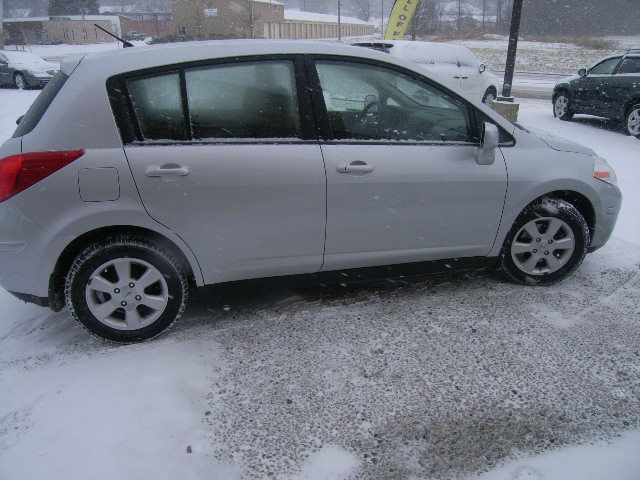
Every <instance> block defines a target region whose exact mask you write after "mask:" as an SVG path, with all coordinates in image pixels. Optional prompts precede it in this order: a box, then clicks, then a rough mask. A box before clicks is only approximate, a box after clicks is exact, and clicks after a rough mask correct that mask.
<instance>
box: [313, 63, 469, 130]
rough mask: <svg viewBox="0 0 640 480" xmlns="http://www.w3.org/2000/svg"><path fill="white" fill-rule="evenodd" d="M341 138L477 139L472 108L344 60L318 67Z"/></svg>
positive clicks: (379, 69) (377, 69)
mask: <svg viewBox="0 0 640 480" xmlns="http://www.w3.org/2000/svg"><path fill="white" fill-rule="evenodd" d="M317 69H318V75H319V77H320V84H321V87H322V93H323V96H324V99H325V105H326V107H327V114H328V115H329V120H330V123H331V127H332V130H333V134H334V137H335V138H338V139H356V140H397V141H441V142H470V141H473V138H472V130H471V126H470V121H469V111H468V108H467V106H466V105H465V104H464V103H463V102H462V101H460V100H458V99H457V98H455V97H453V96H451V95H449V94H447V93H445V92H443V91H440V90H438V89H436V88H435V87H432V86H430V85H428V84H427V83H423V82H420V81H417V80H415V79H413V78H411V77H409V76H407V75H404V74H402V73H399V72H396V71H394V70H390V69H386V68H382V67H374V66H369V65H358V64H353V63H343V62H319V63H318V65H317Z"/></svg>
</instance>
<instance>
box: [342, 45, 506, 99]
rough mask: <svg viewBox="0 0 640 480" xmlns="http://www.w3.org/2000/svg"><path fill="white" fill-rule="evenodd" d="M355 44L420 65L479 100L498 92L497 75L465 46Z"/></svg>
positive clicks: (447, 83) (441, 79)
mask: <svg viewBox="0 0 640 480" xmlns="http://www.w3.org/2000/svg"><path fill="white" fill-rule="evenodd" d="M354 45H356V46H359V47H368V48H373V49H374V50H378V51H381V52H385V53H389V54H391V55H393V56H395V57H399V58H402V59H404V60H408V61H410V62H413V63H416V64H418V65H420V67H422V68H424V69H425V70H427V71H428V72H429V73H431V74H432V75H436V76H437V78H438V79H439V80H440V82H441V83H442V84H443V85H446V86H447V87H451V88H455V89H460V90H462V91H463V92H465V93H466V94H467V95H469V96H470V97H472V98H475V99H477V100H481V101H482V102H483V103H486V102H489V101H493V100H495V99H496V98H497V95H498V83H499V80H498V77H496V76H495V75H494V74H492V73H490V72H488V71H487V67H486V66H485V65H484V64H483V63H481V62H480V60H479V59H478V57H476V55H475V54H474V53H473V52H472V51H471V50H469V49H468V48H466V47H463V46H461V45H452V44H449V43H435V42H412V41H407V40H380V41H375V42H358V43H355V44H354Z"/></svg>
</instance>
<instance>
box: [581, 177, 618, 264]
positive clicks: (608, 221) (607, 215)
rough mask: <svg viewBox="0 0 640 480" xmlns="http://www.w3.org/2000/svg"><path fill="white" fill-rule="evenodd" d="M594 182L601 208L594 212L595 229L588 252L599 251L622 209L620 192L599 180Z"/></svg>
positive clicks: (607, 238)
mask: <svg viewBox="0 0 640 480" xmlns="http://www.w3.org/2000/svg"><path fill="white" fill-rule="evenodd" d="M594 181H595V182H596V184H595V185H596V187H597V192H598V195H599V197H600V200H601V206H600V211H599V212H596V222H595V229H594V231H593V238H592V239H591V246H590V248H589V251H590V252H593V251H595V250H597V249H599V248H600V247H602V246H604V244H605V243H607V241H608V240H609V238H610V237H611V234H612V233H613V229H614V228H615V226H616V222H617V221H618V215H619V214H620V208H621V207H622V192H621V191H620V189H619V188H618V187H615V186H613V185H609V184H608V183H605V182H601V181H600V180H594Z"/></svg>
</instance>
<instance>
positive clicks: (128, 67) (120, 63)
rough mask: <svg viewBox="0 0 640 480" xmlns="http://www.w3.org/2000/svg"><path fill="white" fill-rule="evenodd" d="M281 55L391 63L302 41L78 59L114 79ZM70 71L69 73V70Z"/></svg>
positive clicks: (187, 45) (216, 43)
mask: <svg viewBox="0 0 640 480" xmlns="http://www.w3.org/2000/svg"><path fill="white" fill-rule="evenodd" d="M279 54H325V55H344V56H353V57H360V58H371V59H378V60H384V61H386V62H389V56H388V55H385V54H383V53H380V52H376V51H373V50H367V49H363V48H360V47H354V46H351V45H345V44H342V43H337V42H318V41H315V42H314V41H300V40H212V41H202V42H180V43H171V44H159V45H150V46H145V47H133V48H124V49H118V50H107V51H102V52H96V53H91V54H87V55H85V56H84V57H81V58H80V57H76V59H74V60H71V62H72V63H75V64H76V65H77V64H78V63H79V64H80V66H81V67H82V70H90V69H97V70H96V71H100V72H110V74H111V75H117V74H120V73H126V72H129V71H136V70H142V69H147V68H154V67H161V66H165V65H173V64H178V63H188V62H196V61H202V60H214V59H218V58H229V57H242V56H253V55H279ZM67 69H69V68H68V67H67Z"/></svg>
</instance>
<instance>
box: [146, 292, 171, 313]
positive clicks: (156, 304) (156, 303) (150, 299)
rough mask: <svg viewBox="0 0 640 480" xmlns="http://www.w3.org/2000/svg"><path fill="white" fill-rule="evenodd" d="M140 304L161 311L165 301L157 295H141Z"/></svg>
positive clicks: (165, 303)
mask: <svg viewBox="0 0 640 480" xmlns="http://www.w3.org/2000/svg"><path fill="white" fill-rule="evenodd" d="M140 304H141V305H144V306H146V307H149V308H150V309H152V310H156V311H162V310H164V307H165V306H166V305H167V301H166V300H165V299H164V298H163V297H158V296H156V295H143V297H142V300H141V301H140Z"/></svg>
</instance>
